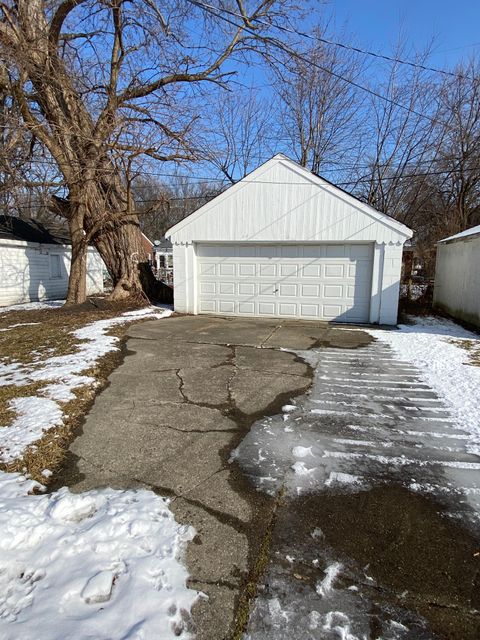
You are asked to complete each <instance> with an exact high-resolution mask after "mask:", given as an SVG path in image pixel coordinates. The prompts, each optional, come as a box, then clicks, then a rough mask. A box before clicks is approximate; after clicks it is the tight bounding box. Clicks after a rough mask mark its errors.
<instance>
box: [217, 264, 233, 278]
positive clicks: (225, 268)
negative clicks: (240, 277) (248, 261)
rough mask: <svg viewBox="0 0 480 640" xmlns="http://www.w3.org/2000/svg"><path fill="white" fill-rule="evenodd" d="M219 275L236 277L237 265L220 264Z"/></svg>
mask: <svg viewBox="0 0 480 640" xmlns="http://www.w3.org/2000/svg"><path fill="white" fill-rule="evenodd" d="M218 273H219V275H221V276H234V275H235V265H234V264H229V263H228V262H226V263H220V264H219V265H218Z"/></svg>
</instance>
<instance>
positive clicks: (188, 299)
mask: <svg viewBox="0 0 480 640" xmlns="http://www.w3.org/2000/svg"><path fill="white" fill-rule="evenodd" d="M195 246H196V244H195V243H189V244H174V245H173V270H174V306H175V311H177V312H179V313H192V314H196V313H198V310H197V256H196V251H195ZM402 251H403V245H402V244H399V243H398V244H383V243H376V244H375V248H374V258H373V270H372V271H373V272H372V294H371V303H370V322H371V323H372V324H388V325H395V324H396V323H397V315H398V299H399V292H400V272H401V266H402Z"/></svg>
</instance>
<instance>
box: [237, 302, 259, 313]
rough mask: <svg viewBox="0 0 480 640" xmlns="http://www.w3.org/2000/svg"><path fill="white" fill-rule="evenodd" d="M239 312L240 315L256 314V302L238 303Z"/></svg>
mask: <svg viewBox="0 0 480 640" xmlns="http://www.w3.org/2000/svg"><path fill="white" fill-rule="evenodd" d="M238 313H239V314H240V315H249V316H254V315H255V303H254V302H242V301H240V302H239V303H238Z"/></svg>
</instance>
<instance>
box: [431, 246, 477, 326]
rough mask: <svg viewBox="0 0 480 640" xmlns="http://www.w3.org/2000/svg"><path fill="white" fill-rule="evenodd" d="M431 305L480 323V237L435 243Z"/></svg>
mask: <svg viewBox="0 0 480 640" xmlns="http://www.w3.org/2000/svg"><path fill="white" fill-rule="evenodd" d="M433 302H434V305H435V306H437V307H439V308H440V309H443V310H444V311H446V312H447V313H448V314H450V315H451V316H453V317H454V318H458V319H459V320H463V321H464V322H468V323H469V324H472V325H475V326H477V327H480V238H478V237H477V238H472V239H464V240H457V241H456V242H448V243H445V244H444V243H440V244H438V245H437V264H436V270H435V290H434V295H433Z"/></svg>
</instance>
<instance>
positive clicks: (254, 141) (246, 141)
mask: <svg viewBox="0 0 480 640" xmlns="http://www.w3.org/2000/svg"><path fill="white" fill-rule="evenodd" d="M208 125H209V126H208V130H207V138H208V142H206V143H204V144H203V145H202V147H201V151H200V154H201V156H202V158H204V159H205V160H206V161H207V163H208V164H209V165H210V166H213V167H214V168H215V169H217V170H218V171H220V173H221V174H222V175H223V176H224V177H225V178H226V179H227V180H228V181H229V182H230V183H232V184H233V183H234V182H237V180H240V179H241V178H244V177H245V176H246V175H247V173H249V172H250V171H251V170H252V169H254V168H255V167H256V166H257V165H258V164H259V163H260V162H262V160H266V159H267V158H268V156H269V155H270V154H271V153H272V152H273V147H274V145H275V138H274V136H272V129H273V112H272V107H271V104H269V102H268V101H267V100H266V99H261V98H260V97H259V95H258V92H257V91H255V90H253V89H247V90H244V89H242V88H241V87H238V86H234V87H233V89H232V90H231V91H230V92H229V93H228V94H226V95H225V94H224V95H223V96H221V97H220V99H219V100H218V101H217V103H216V107H214V108H212V109H211V112H210V117H209V122H208Z"/></svg>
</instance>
